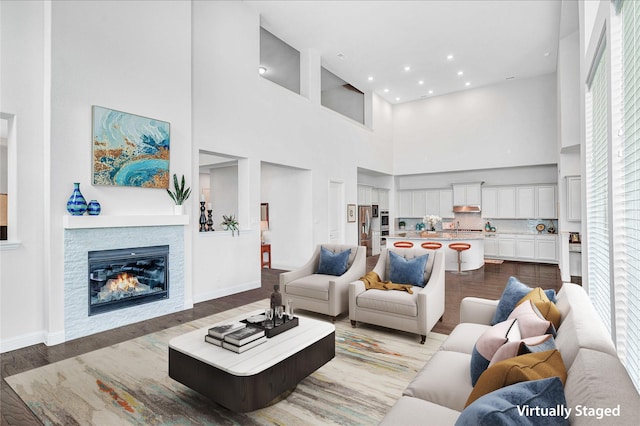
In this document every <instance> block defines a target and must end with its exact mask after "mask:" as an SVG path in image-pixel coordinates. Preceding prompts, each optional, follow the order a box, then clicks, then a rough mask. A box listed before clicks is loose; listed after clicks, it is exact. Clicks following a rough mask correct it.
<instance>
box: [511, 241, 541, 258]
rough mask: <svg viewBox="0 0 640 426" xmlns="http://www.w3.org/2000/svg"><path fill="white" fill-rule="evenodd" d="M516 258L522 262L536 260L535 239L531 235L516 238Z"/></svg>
mask: <svg viewBox="0 0 640 426" xmlns="http://www.w3.org/2000/svg"><path fill="white" fill-rule="evenodd" d="M516 257H517V258H518V259H522V260H534V259H535V258H536V239H535V237H534V236H533V235H517V236H516Z"/></svg>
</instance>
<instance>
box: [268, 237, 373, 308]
mask: <svg viewBox="0 0 640 426" xmlns="http://www.w3.org/2000/svg"><path fill="white" fill-rule="evenodd" d="M320 247H324V248H326V249H328V250H330V251H331V252H333V253H339V252H342V251H344V250H347V249H351V253H350V255H349V259H348V260H347V271H346V272H345V273H344V274H342V275H341V276H335V275H325V274H317V273H316V272H317V271H318V265H319V262H320ZM365 269H366V247H362V246H351V245H341V244H322V245H319V246H317V247H316V249H315V251H314V253H313V256H312V257H311V259H310V260H309V261H308V262H307V263H306V264H304V265H303V266H302V267H300V268H299V269H296V270H293V271H290V272H284V273H282V274H280V290H281V291H282V294H283V301H287V300H291V301H292V303H293V306H294V308H295V309H304V310H308V311H312V312H318V313H321V314H325V315H330V316H331V317H332V319H333V320H334V321H335V319H336V317H337V316H338V315H340V314H341V313H343V312H346V311H347V310H348V309H349V283H350V282H351V281H354V280H357V279H358V278H360V277H362V276H363V275H364V274H365Z"/></svg>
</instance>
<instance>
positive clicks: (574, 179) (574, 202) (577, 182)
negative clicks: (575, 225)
mask: <svg viewBox="0 0 640 426" xmlns="http://www.w3.org/2000/svg"><path fill="white" fill-rule="evenodd" d="M566 184H567V221H569V222H580V221H581V220H582V193H581V192H580V191H581V187H582V182H581V179H580V176H567V178H566Z"/></svg>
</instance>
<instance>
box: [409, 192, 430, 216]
mask: <svg viewBox="0 0 640 426" xmlns="http://www.w3.org/2000/svg"><path fill="white" fill-rule="evenodd" d="M426 213H427V192H426V191H412V203H411V217H424V215H425V214H426Z"/></svg>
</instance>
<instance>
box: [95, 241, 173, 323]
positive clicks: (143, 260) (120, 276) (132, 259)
mask: <svg viewBox="0 0 640 426" xmlns="http://www.w3.org/2000/svg"><path fill="white" fill-rule="evenodd" d="M168 297H169V246H168V245H166V246H153V247H137V248H127V249H116V250H100V251H90V252H89V315H90V316H91V315H96V314H101V313H105V312H109V311H114V310H116V309H122V308H126V307H129V306H135V305H140V304H143V303H149V302H154V301H157V300H162V299H167V298H168Z"/></svg>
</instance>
